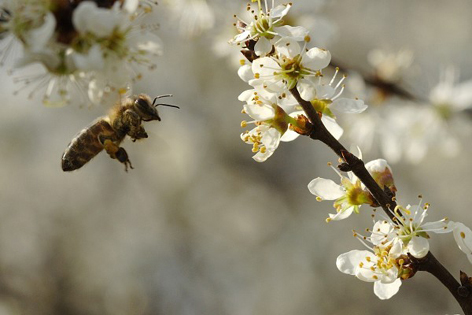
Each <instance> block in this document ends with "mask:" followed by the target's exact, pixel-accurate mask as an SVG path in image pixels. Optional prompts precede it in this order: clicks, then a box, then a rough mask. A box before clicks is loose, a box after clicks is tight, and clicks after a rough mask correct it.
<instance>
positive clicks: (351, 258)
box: [336, 249, 373, 276]
mask: <svg viewBox="0 0 472 315" xmlns="http://www.w3.org/2000/svg"><path fill="white" fill-rule="evenodd" d="M371 256H373V254H372V253H371V252H369V251H367V250H357V249H354V250H351V251H350V252H347V253H344V254H341V255H339V256H338V258H337V259H336V267H338V270H339V271H341V272H342V273H345V274H348V275H353V276H354V275H355V274H356V272H357V269H358V268H359V264H360V263H361V262H362V261H364V260H365V258H366V257H371Z"/></svg>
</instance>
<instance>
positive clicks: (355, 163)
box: [290, 87, 472, 315]
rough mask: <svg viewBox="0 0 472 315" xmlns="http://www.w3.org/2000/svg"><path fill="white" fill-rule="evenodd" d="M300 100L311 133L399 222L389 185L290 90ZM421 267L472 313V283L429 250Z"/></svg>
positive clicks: (468, 313)
mask: <svg viewBox="0 0 472 315" xmlns="http://www.w3.org/2000/svg"><path fill="white" fill-rule="evenodd" d="M290 92H291V93H292V95H293V96H294V97H295V99H296V100H297V102H298V103H299V104H300V106H301V107H302V108H303V110H304V111H305V114H306V115H307V116H308V119H309V120H310V122H311V124H312V129H311V131H310V133H309V136H310V138H312V139H314V140H319V141H321V142H323V143H324V144H326V145H327V146H329V147H330V148H331V149H332V150H333V151H334V152H335V153H336V154H337V155H338V156H339V157H340V158H341V159H342V160H343V161H344V162H345V164H344V165H343V167H342V170H343V171H352V172H353V173H354V174H355V175H356V176H357V177H358V178H359V179H360V180H361V181H362V182H363V183H364V185H365V186H366V187H367V189H368V190H369V191H370V193H371V194H372V196H373V197H374V198H375V200H376V201H377V203H378V204H379V205H380V206H381V207H382V209H383V210H384V211H385V213H386V214H387V215H388V216H389V217H390V218H391V219H392V220H393V221H394V222H395V221H396V220H395V218H394V216H393V210H394V209H395V207H396V206H397V204H396V202H395V200H393V199H392V197H391V196H392V195H391V194H390V193H389V191H388V188H387V189H386V191H384V190H382V188H381V187H380V186H379V185H378V184H377V182H376V181H375V180H374V179H373V178H372V176H371V175H370V173H369V172H368V171H367V169H366V168H365V166H364V162H363V161H362V160H361V159H359V158H357V157H356V156H355V155H354V154H352V153H350V152H349V151H348V150H346V148H344V146H343V145H342V144H341V143H340V142H339V141H338V140H336V138H334V137H333V135H331V133H330V132H329V131H328V130H327V129H326V127H325V126H324V125H323V123H322V122H321V118H320V116H319V114H318V112H317V111H316V110H315V109H314V107H313V106H312V105H311V103H310V102H308V101H305V100H304V99H302V98H301V96H300V93H299V92H298V90H297V88H296V87H295V88H293V89H291V90H290ZM413 263H414V264H415V267H416V268H417V270H421V271H426V272H429V273H430V274H432V275H433V276H434V277H436V278H437V279H438V280H439V281H440V282H441V283H442V284H443V285H444V286H445V287H446V288H447V289H448V290H449V292H451V294H452V295H453V296H454V298H455V299H456V301H457V302H458V303H459V305H460V306H461V308H462V310H463V311H464V313H465V314H466V315H472V293H471V292H472V290H471V288H472V286H463V285H461V284H460V283H459V282H458V281H457V280H456V279H455V278H454V277H453V276H452V275H451V273H449V271H448V270H447V269H446V268H444V266H443V265H442V264H441V263H440V262H439V261H438V260H437V259H436V258H435V257H434V255H433V254H432V253H431V252H429V253H428V254H427V255H426V256H425V257H424V258H421V259H413Z"/></svg>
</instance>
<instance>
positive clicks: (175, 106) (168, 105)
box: [154, 104, 180, 109]
mask: <svg viewBox="0 0 472 315" xmlns="http://www.w3.org/2000/svg"><path fill="white" fill-rule="evenodd" d="M159 105H161V106H167V107H174V108H178V109H180V107H179V106H177V105H171V104H156V105H154V106H155V107H157V106H159Z"/></svg>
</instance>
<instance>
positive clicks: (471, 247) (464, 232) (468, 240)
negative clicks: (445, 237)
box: [453, 222, 472, 263]
mask: <svg viewBox="0 0 472 315" xmlns="http://www.w3.org/2000/svg"><path fill="white" fill-rule="evenodd" d="M453 225H454V231H453V234H454V239H455V240H456V243H457V246H459V249H460V250H461V251H463V252H464V253H465V254H466V255H467V258H469V257H470V256H472V231H471V230H470V229H469V228H468V227H467V226H465V225H464V224H462V223H461V222H455V223H454V224H453ZM469 261H470V258H469ZM471 263H472V261H471Z"/></svg>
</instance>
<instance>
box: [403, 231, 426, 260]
mask: <svg viewBox="0 0 472 315" xmlns="http://www.w3.org/2000/svg"><path fill="white" fill-rule="evenodd" d="M407 250H408V252H409V253H410V254H411V255H413V257H416V258H423V257H424V256H426V254H428V252H429V242H428V240H427V239H426V238H424V237H420V236H414V237H413V238H412V239H411V240H410V242H408V246H407Z"/></svg>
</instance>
